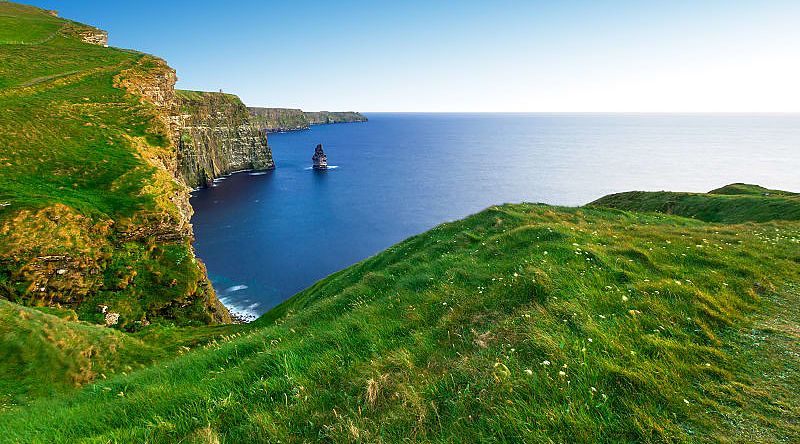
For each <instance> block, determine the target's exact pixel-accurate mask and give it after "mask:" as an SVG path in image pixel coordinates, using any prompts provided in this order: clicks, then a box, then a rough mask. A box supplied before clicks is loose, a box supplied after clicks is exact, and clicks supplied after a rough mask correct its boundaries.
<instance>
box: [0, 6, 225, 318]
mask: <svg viewBox="0 0 800 444" xmlns="http://www.w3.org/2000/svg"><path fill="white" fill-rule="evenodd" d="M0 24H1V25H2V26H0V109H2V110H3V112H2V113H0V298H4V299H8V300H12V301H15V302H19V303H24V304H28V305H45V306H46V305H56V304H62V305H67V306H70V307H73V308H74V309H75V310H76V311H77V313H78V316H79V317H80V318H81V319H85V320H89V321H93V322H100V323H102V322H104V315H103V313H101V312H100V310H98V306H100V305H105V306H108V307H109V310H110V311H111V312H113V313H118V314H120V318H119V321H118V324H117V325H118V326H120V327H123V328H127V329H135V328H138V327H139V325H140V324H141V323H146V322H149V321H150V320H157V319H163V318H169V319H173V320H177V321H179V322H182V323H186V322H210V321H212V320H213V319H225V318H226V316H225V315H226V313H225V312H224V310H223V309H220V307H219V306H218V304H217V303H216V299H215V296H214V294H213V291H211V290H210V286H209V285H208V283H207V280H206V278H205V274H204V270H203V269H202V266H201V265H199V264H198V263H197V262H196V260H195V259H194V255H193V253H192V250H191V246H190V237H191V228H190V226H189V225H188V218H189V215H190V211H191V210H190V208H189V206H188V198H187V190H186V188H185V187H183V186H181V185H179V184H178V183H177V182H176V181H175V180H174V179H173V177H172V174H171V172H170V170H169V169H170V166H174V163H175V162H174V158H175V152H174V147H173V146H172V144H171V141H170V134H169V130H168V128H167V125H166V119H165V117H164V115H163V110H162V109H160V108H159V107H158V106H156V104H154V103H153V102H152V101H147V100H143V98H142V96H141V94H138V93H139V92H140V91H142V90H145V89H150V90H153V89H157V88H158V87H161V86H163V87H164V88H165V89H164V91H163V93H164V94H165V95H168V93H169V92H170V90H169V88H171V87H172V85H171V84H169V81H168V80H169V75H170V74H171V75H172V76H173V77H174V71H172V70H171V69H170V68H169V67H168V66H166V64H165V63H164V62H163V61H162V60H159V59H156V58H154V57H151V56H147V55H144V54H141V53H136V52H133V51H127V50H120V49H115V48H104V47H102V46H98V45H93V44H89V43H86V42H84V41H83V39H84V37H83V36H85V35H87V34H88V35H91V34H93V33H95V34H96V33H97V32H99V31H98V30H96V29H94V28H91V27H88V26H85V25H81V24H78V23H75V22H71V21H68V20H64V19H60V18H57V17H54V16H52V15H50V14H48V13H47V12H46V11H43V10H41V9H38V8H33V7H28V6H22V5H17V4H13V3H8V2H0ZM173 80H174V79H173ZM159 81H162V83H164V85H159V84H158V82H159Z"/></svg>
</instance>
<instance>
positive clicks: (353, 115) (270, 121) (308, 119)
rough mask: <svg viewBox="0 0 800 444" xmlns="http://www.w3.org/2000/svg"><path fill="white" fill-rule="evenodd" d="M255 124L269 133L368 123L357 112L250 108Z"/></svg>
mask: <svg viewBox="0 0 800 444" xmlns="http://www.w3.org/2000/svg"><path fill="white" fill-rule="evenodd" d="M248 110H249V111H250V115H252V116H253V122H254V123H255V124H256V125H258V126H259V127H260V128H261V129H264V130H266V131H268V132H281V131H295V130H304V129H308V128H309V127H310V126H311V125H325V124H329V123H349V122H366V121H367V118H366V117H364V115H362V114H360V113H357V112H351V111H347V112H330V111H319V112H305V111H303V110H301V109H293V108H258V107H250V108H248Z"/></svg>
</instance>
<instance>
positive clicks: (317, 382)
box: [0, 195, 800, 443]
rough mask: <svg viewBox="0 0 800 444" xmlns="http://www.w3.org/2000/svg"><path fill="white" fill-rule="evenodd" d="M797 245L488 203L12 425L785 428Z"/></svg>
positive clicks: (6, 419) (783, 232) (638, 430)
mask: <svg viewBox="0 0 800 444" xmlns="http://www.w3.org/2000/svg"><path fill="white" fill-rule="evenodd" d="M633 198H634V200H633V202H632V203H630V204H629V206H631V207H635V206H636V205H637V202H639V201H638V200H636V196H635V195H634V196H633ZM705 198H706V200H705V202H706V203H709V204H712V205H715V204H716V200H715V199H717V197H716V196H714V195H708V196H705ZM754 198H756V199H769V197H768V196H755V197H754ZM620 199H621V198H617V200H618V202H619V201H620ZM644 209H645V210H647V211H649V210H650V208H649V206H646V207H645V208H644ZM725 211H731V212H732V214H727V215H726V214H723V213H725ZM739 211H740V209H739V208H738V207H735V206H734V207H727V209H721V210H719V212H718V213H717V214H718V215H719V217H721V218H733V217H734V216H735V215H736V214H738V213H739ZM798 264H800V224H798V222H796V221H786V220H772V221H768V222H763V223H745V224H722V223H710V222H705V221H702V220H698V219H691V218H685V217H680V216H676V215H667V214H660V213H652V212H644V213H642V212H635V211H628V210H618V209H611V208H604V207H599V206H587V207H583V208H559V207H551V206H546V205H534V204H516V205H503V206H497V207H492V208H489V209H487V210H485V211H483V212H481V213H479V214H476V215H474V216H471V217H468V218H466V219H464V220H461V221H456V222H452V223H447V224H443V225H441V226H439V227H437V228H435V229H433V230H431V231H429V232H427V233H424V234H421V235H418V236H415V237H412V238H410V239H408V240H406V241H404V242H402V243H400V244H398V245H396V246H393V247H391V248H389V249H388V250H386V251H384V252H382V253H380V254H378V255H376V256H375V257H372V258H370V259H367V260H365V261H363V262H361V263H359V264H356V265H354V266H352V267H350V268H348V269H346V270H343V271H341V272H338V273H336V274H333V275H331V276H330V277H328V278H326V279H324V280H322V281H320V282H319V283H317V284H315V285H314V286H312V287H311V288H309V289H308V290H306V291H304V292H301V293H299V294H298V295H296V296H295V297H293V298H291V299H289V300H288V301H287V302H285V303H284V304H282V305H280V306H279V307H277V308H275V309H274V310H272V311H270V312H268V313H267V314H265V315H264V316H263V317H261V318H260V319H258V320H257V321H256V322H254V323H253V324H250V325H247V326H241V327H238V328H240V331H239V335H238V336H237V337H232V338H230V339H229V340H226V341H217V342H216V343H212V344H209V345H206V346H204V347H200V348H197V349H195V350H194V351H192V352H188V353H186V354H184V355H182V356H178V357H175V358H174V359H172V360H165V361H161V362H160V363H159V364H158V365H155V366H149V367H147V368H145V369H141V370H136V371H133V372H131V373H129V374H127V375H117V376H115V377H112V378H109V379H107V380H102V381H98V382H96V383H95V384H93V385H90V386H88V387H86V388H84V389H82V390H80V391H78V392H76V393H70V394H69V395H61V396H58V395H57V396H54V397H50V398H47V399H39V400H35V401H32V402H31V403H29V404H27V405H23V406H8V407H6V408H5V410H4V411H3V412H0V436H2V437H3V439H5V440H8V441H11V442H74V441H78V440H81V439H86V440H91V441H93V442H109V441H110V442H143V441H147V442H178V441H182V440H183V441H185V442H277V441H281V442H315V441H327V442H401V441H414V442H466V441H469V442H479V441H480V442H523V441H524V442H687V443H688V442H748V443H749V442H776V443H777V442H794V441H798V439H800V426H798V424H797V421H796V418H797V417H798V415H800V394H798V393H797V390H796V388H797V387H798V384H800V365H798V362H797V360H796V358H795V357H796V356H797V353H799V352H800V349H799V348H798V347H799V346H798V341H797V331H798V328H799V327H800V326H799V325H798V320H799V319H800V312H799V310H800V304H798V302H800V300H799V299H800V276H799V275H798Z"/></svg>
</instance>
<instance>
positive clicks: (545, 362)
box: [542, 359, 550, 365]
mask: <svg viewBox="0 0 800 444" xmlns="http://www.w3.org/2000/svg"><path fill="white" fill-rule="evenodd" d="M542 365H550V361H548V360H547V359H545V360H544V361H542Z"/></svg>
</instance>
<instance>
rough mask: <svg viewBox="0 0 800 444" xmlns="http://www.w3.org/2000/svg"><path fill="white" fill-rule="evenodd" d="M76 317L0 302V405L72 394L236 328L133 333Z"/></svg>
mask: <svg viewBox="0 0 800 444" xmlns="http://www.w3.org/2000/svg"><path fill="white" fill-rule="evenodd" d="M77 318H78V316H77V314H76V313H75V312H74V311H73V310H68V309H59V308H49V307H40V308H29V307H23V306H20V305H17V304H13V303H10V302H7V301H3V300H0V405H2V406H4V407H8V406H10V405H18V404H24V403H26V402H29V401H30V400H31V399H35V398H39V397H45V396H53V395H55V394H61V393H69V392H70V390H71V389H74V388H76V387H80V386H83V385H86V384H88V383H91V382H93V381H94V380H96V379H106V378H107V377H109V376H112V375H113V374H115V373H120V372H130V371H132V370H134V369H139V368H144V366H145V365H146V364H150V363H152V362H153V361H155V360H158V359H164V358H167V357H170V356H175V355H176V354H179V353H183V352H185V351H188V350H189V347H193V346H196V345H197V344H202V343H206V342H208V341H210V340H213V339H215V338H217V337H221V336H224V335H227V334H232V333H235V332H236V331H237V330H238V327H236V326H233V325H228V326H222V327H191V328H176V327H159V326H153V327H150V328H148V329H146V331H143V332H141V333H138V334H135V335H132V334H125V333H122V332H120V331H119V330H115V329H110V328H106V327H103V326H98V325H94V324H90V323H86V322H80V321H78V319H77Z"/></svg>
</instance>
